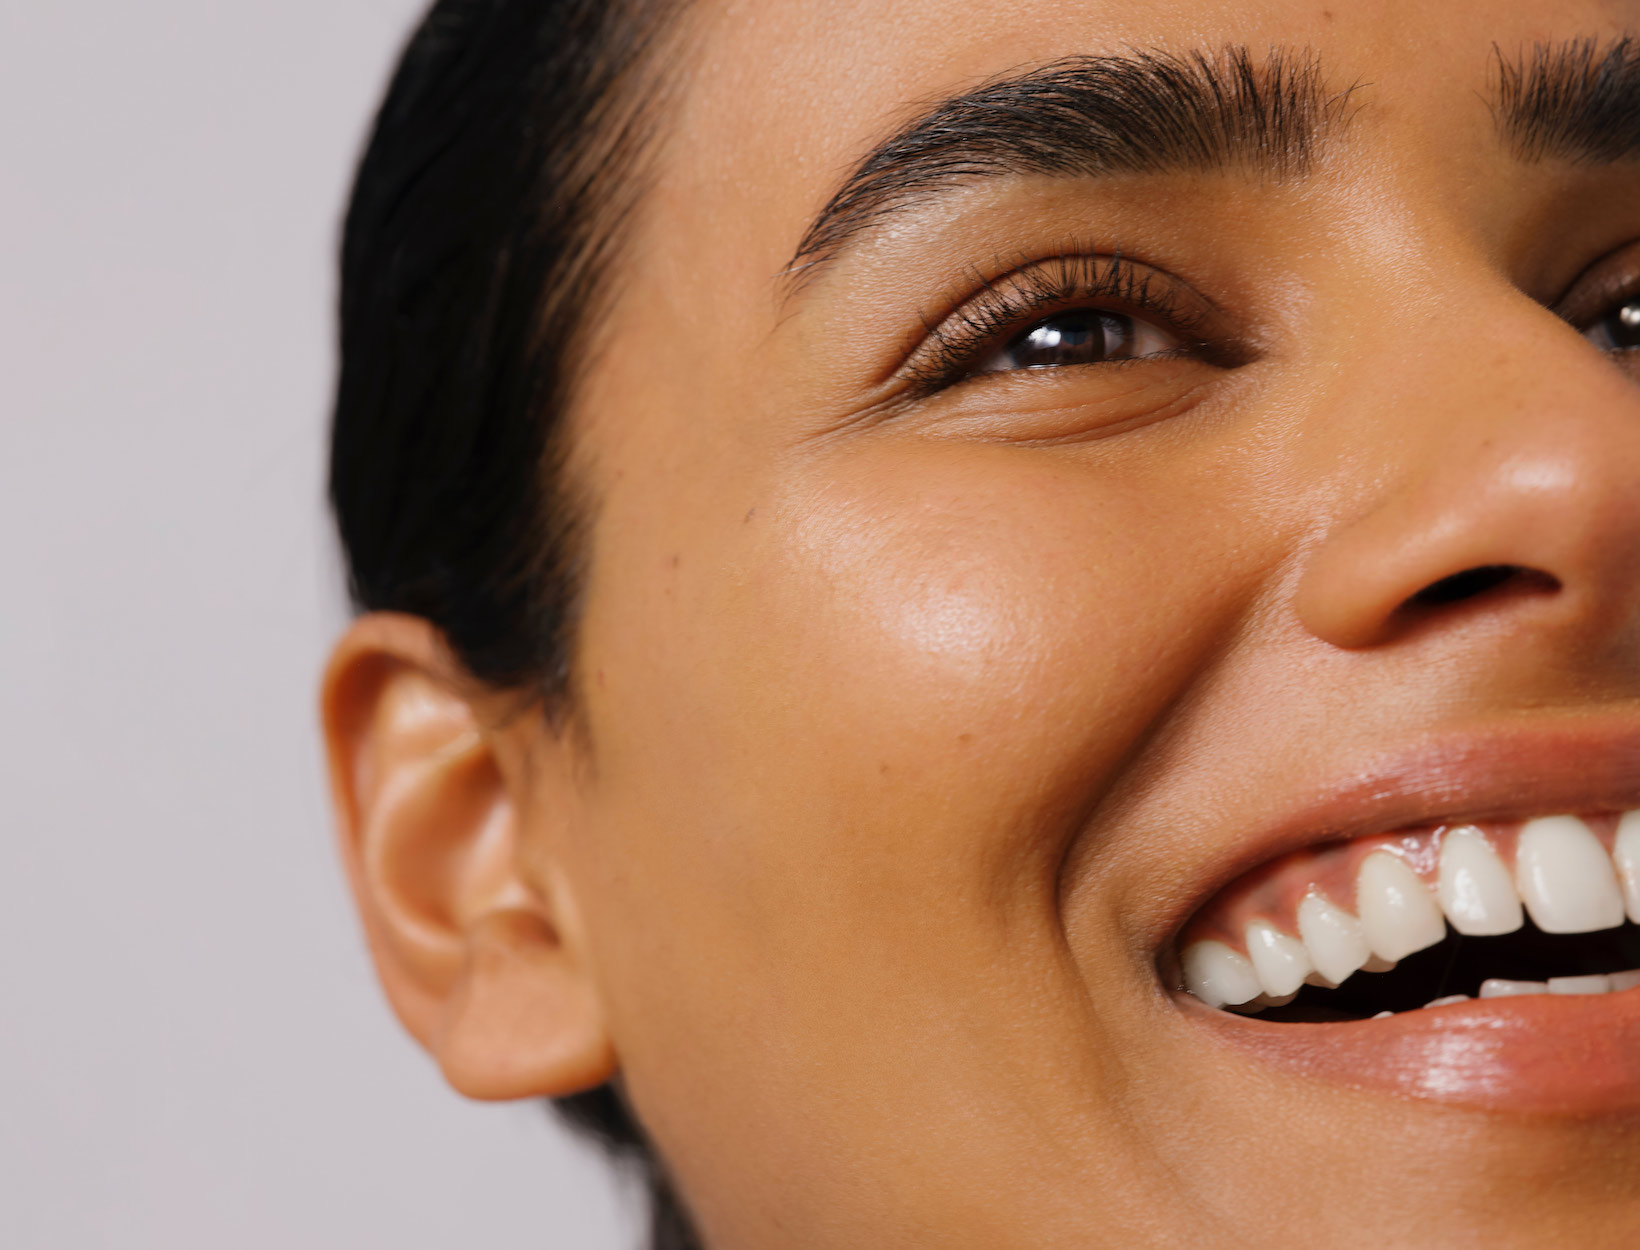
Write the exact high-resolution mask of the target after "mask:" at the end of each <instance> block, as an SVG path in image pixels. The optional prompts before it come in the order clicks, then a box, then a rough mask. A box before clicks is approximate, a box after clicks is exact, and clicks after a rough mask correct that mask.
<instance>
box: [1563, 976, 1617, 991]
mask: <svg viewBox="0 0 1640 1250" xmlns="http://www.w3.org/2000/svg"><path fill="white" fill-rule="evenodd" d="M1611 988H1612V979H1611V978H1610V977H1603V976H1593V977H1550V978H1549V993H1551V994H1609V993H1611Z"/></svg>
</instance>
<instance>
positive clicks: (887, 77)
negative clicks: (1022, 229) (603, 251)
mask: <svg viewBox="0 0 1640 1250" xmlns="http://www.w3.org/2000/svg"><path fill="white" fill-rule="evenodd" d="M1636 17H1640V5H1636V4H1633V3H1607V2H1587V3H1579V2H1576V0H1573V2H1572V3H1561V4H1556V5H1552V6H1548V5H1543V4H1541V3H1535V2H1533V0H1505V2H1503V3H1481V2H1479V0H1468V2H1465V0H1458V2H1456V3H1452V4H1446V5H1429V4H1425V3H1418V2H1416V0H1386V2H1382V3H1374V4H1370V5H1361V4H1351V3H1348V2H1347V0H1342V2H1339V0H1319V2H1317V0H1259V2H1255V3H1219V4H1203V3H1199V2H1195V0H1183V2H1174V3H1163V4H1146V5H1143V6H1134V5H1122V4H1114V3H1097V2H1094V3H1090V2H1088V0H992V2H990V3H986V4H978V5H976V4H973V3H971V2H970V0H826V2H825V3H819V4H815V3H808V2H807V0H762V2H758V0H751V2H746V0H742V2H740V3H716V2H712V0H708V2H706V3H703V4H701V5H699V6H698V7H696V8H694V9H692V11H691V16H690V18H689V24H690V27H691V30H692V33H693V38H692V39H690V40H689V41H687V51H686V52H685V53H684V56H685V58H686V59H687V61H688V62H689V64H687V65H686V66H685V67H684V68H683V72H682V80H683V82H684V83H685V91H684V96H683V100H682V107H681V109H680V110H679V112H678V114H677V115H676V117H675V120H674V121H673V122H672V123H671V125H670V126H669V134H668V136H667V141H666V152H667V154H666V157H665V159H664V160H663V163H662V165H663V167H662V171H661V175H660V183H659V185H658V187H657V188H656V190H657V195H658V198H659V200H660V202H661V204H662V207H663V210H664V211H663V214H662V218H661V219H662V221H663V222H664V223H665V226H666V233H667V234H668V235H669V236H670V237H671V238H672V239H673V240H674V242H675V243H676V244H678V245H679V246H680V248H681V251H682V254H681V255H675V256H672V257H671V258H670V262H671V266H672V267H674V268H680V267H681V268H682V269H684V270H685V271H688V272H685V273H684V274H682V275H680V276H682V277H685V278H688V279H690V280H698V279H700V278H702V277H703V276H704V274H703V273H702V272H699V271H698V267H700V266H709V267H710V270H711V279H712V283H713V285H714V287H715V288H716V292H717V298H719V299H725V300H726V299H729V298H732V297H745V296H748V295H752V294H754V292H757V291H765V290H767V289H768V288H771V287H772V286H773V285H774V283H775V281H776V278H777V275H778V274H779V273H780V272H781V270H782V269H783V267H784V266H785V265H786V263H787V262H788V261H789V260H790V259H791V256H792V254H793V250H794V249H795V248H796V246H797V244H798V241H799V240H800V239H801V237H802V234H803V231H804V228H805V226H806V225H807V224H808V222H809V221H810V220H811V219H812V218H813V216H814V214H815V213H816V212H817V211H818V210H819V209H820V207H821V206H822V205H823V204H824V203H825V202H826V200H827V198H828V197H829V196H830V195H831V194H832V192H834V191H835V190H836V189H837V187H838V185H839V184H840V183H841V182H842V181H843V180H844V179H845V178H846V177H847V175H848V172H849V171H850V169H851V168H852V167H853V166H854V164H855V163H856V162H857V161H859V160H860V159H861V158H862V157H863V156H864V155H866V153H867V152H868V151H869V150H870V148H871V147H872V145H873V144H874V143H876V142H877V141H879V140H881V139H882V138H884V137H885V135H886V134H888V133H889V132H890V131H891V130H893V129H894V128H895V127H896V126H898V125H900V124H902V123H904V122H906V121H907V120H909V119H911V118H912V117H914V116H916V115H917V114H918V113H920V112H922V111H923V110H924V109H925V108H927V107H928V106H929V105H930V104H931V103H932V102H933V101H936V100H938V99H940V98H942V97H945V96H948V95H951V94H953V93H957V92H961V91H965V90H968V89H971V88H973V87H974V86H975V85H977V84H979V83H982V82H985V81H986V80H988V79H992V78H995V77H997V76H999V75H1004V74H1008V73H1011V72H1015V71H1020V70H1024V69H1029V68H1031V67H1033V66H1040V65H1045V64H1048V63H1051V62H1053V61H1055V60H1058V59H1061V58H1064V57H1067V56H1086V55H1102V54H1120V53H1126V52H1131V51H1133V50H1136V49H1143V50H1161V51H1167V52H1174V53H1180V54H1188V53H1190V52H1193V51H1197V50H1201V51H1204V52H1208V53H1212V52H1214V51H1216V50H1218V49H1221V48H1224V47H1226V46H1229V45H1241V46H1245V47H1247V48H1248V49H1250V50H1251V51H1252V52H1253V53H1254V54H1259V53H1261V52H1262V50H1264V49H1270V48H1281V49H1288V50H1298V51H1302V52H1304V53H1306V54H1311V55H1314V56H1315V57H1317V59H1318V60H1319V62H1320V64H1321V66H1322V68H1323V71H1324V72H1325V73H1326V75H1327V78H1328V81H1329V82H1330V83H1333V84H1336V85H1337V86H1338V87H1339V88H1344V87H1348V86H1352V85H1353V86H1357V87H1358V88H1359V90H1358V93H1357V96H1356V97H1355V99H1356V101H1357V102H1358V103H1359V105H1360V113H1361V114H1362V115H1363V117H1362V119H1361V120H1362V121H1363V123H1364V126H1363V127H1362V128H1364V129H1366V130H1367V131H1368V132H1369V133H1370V132H1371V129H1372V127H1373V125H1374V121H1375V119H1376V120H1377V121H1379V122H1384V121H1388V122H1390V123H1392V124H1393V123H1394V122H1395V121H1397V120H1399V121H1400V122H1402V123H1405V122H1407V121H1408V119H1421V120H1422V121H1423V122H1424V123H1425V125H1424V126H1423V134H1422V136H1420V134H1419V133H1418V128H1417V127H1415V126H1405V125H1403V128H1402V130H1403V133H1402V140H1403V142H1409V143H1417V142H1418V141H1419V140H1420V138H1423V139H1425V140H1430V139H1432V137H1434V136H1438V138H1434V140H1433V141H1434V142H1437V143H1439V144H1441V145H1448V144H1450V143H1451V141H1452V140H1453V139H1454V137H1455V134H1454V129H1453V128H1454V127H1457V128H1458V130H1457V135H1458V136H1468V137H1471V138H1473V139H1477V140H1478V139H1480V138H1482V137H1483V136H1484V135H1485V134H1487V133H1488V132H1489V130H1490V125H1491V117H1490V113H1489V110H1488V106H1487V99H1488V96H1489V92H1490V88H1491V84H1492V80H1493V78H1494V71H1495V64H1496V60H1495V58H1496V55H1497V52H1496V51H1494V49H1497V50H1498V51H1501V52H1503V53H1504V54H1506V55H1507V54H1508V53H1510V52H1512V51H1515V50H1518V49H1526V48H1529V47H1530V46H1531V45H1533V44H1534V43H1540V42H1541V43H1553V42H1559V41H1563V40H1567V39H1572V38H1595V39H1602V38H1605V37H1609V36H1613V35H1617V34H1620V33H1622V32H1623V31H1624V29H1625V28H1626V27H1629V26H1632V25H1633V22H1634V19H1635V18H1636ZM1433 67H1438V70H1439V72H1437V73H1432V72H1431V70H1432V68H1433ZM1352 129H1355V127H1352ZM1470 146H1475V144H1473V143H1472V144H1471V145H1470Z"/></svg>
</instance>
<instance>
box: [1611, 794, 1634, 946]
mask: <svg viewBox="0 0 1640 1250" xmlns="http://www.w3.org/2000/svg"><path fill="white" fill-rule="evenodd" d="M1612 863H1614V864H1615V865H1616V866H1617V875H1618V878H1619V879H1620V880H1621V882H1622V885H1623V902H1624V904H1625V905H1626V906H1627V908H1628V913H1629V919H1630V920H1632V921H1634V922H1635V923H1636V924H1640V811H1633V812H1627V813H1625V814H1624V816H1623V819H1622V820H1620V821H1618V822H1617V844H1616V845H1615V846H1614V847H1612Z"/></svg>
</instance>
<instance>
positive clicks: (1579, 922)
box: [1515, 816, 1623, 933]
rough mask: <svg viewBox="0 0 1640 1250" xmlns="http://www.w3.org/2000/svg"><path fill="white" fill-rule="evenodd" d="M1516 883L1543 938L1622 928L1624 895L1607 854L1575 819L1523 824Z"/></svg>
mask: <svg viewBox="0 0 1640 1250" xmlns="http://www.w3.org/2000/svg"><path fill="white" fill-rule="evenodd" d="M1515 881H1516V884H1517V885H1518V886H1519V887H1520V894H1521V897H1522V898H1523V899H1525V900H1526V910H1527V911H1528V912H1530V913H1531V915H1532V920H1533V921H1534V922H1535V923H1536V924H1537V927H1538V928H1540V929H1542V930H1543V931H1544V932H1545V933H1592V932H1594V931H1595V930H1597V929H1614V928H1616V927H1617V926H1618V925H1620V924H1622V923H1623V894H1622V891H1621V890H1620V889H1619V888H1618V885H1617V876H1616V874H1615V873H1614V872H1613V871H1612V861H1611V859H1610V857H1608V856H1607V854H1606V848H1605V847H1603V846H1601V845H1600V840H1599V839H1598V838H1596V837H1595V836H1594V834H1593V833H1591V832H1590V831H1589V827H1588V826H1587V825H1585V824H1584V823H1583V822H1582V821H1581V820H1579V819H1577V817H1575V816H1545V817H1543V818H1542V819H1540V820H1531V821H1527V822H1526V825H1525V826H1524V827H1523V828H1522V829H1521V831H1520V845H1519V847H1518V848H1517V850H1516V851H1515Z"/></svg>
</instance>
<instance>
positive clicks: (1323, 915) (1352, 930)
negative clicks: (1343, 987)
mask: <svg viewBox="0 0 1640 1250" xmlns="http://www.w3.org/2000/svg"><path fill="white" fill-rule="evenodd" d="M1298 932H1299V936H1300V937H1302V938H1303V939H1304V947H1305V949H1306V950H1307V951H1309V953H1310V962H1311V963H1313V964H1314V965H1315V970H1316V971H1317V972H1318V973H1320V974H1321V975H1322V976H1324V977H1326V978H1327V980H1329V981H1331V982H1332V983H1333V984H1334V985H1338V984H1340V983H1341V982H1342V981H1343V980H1344V978H1346V977H1348V976H1349V975H1350V973H1352V972H1355V971H1357V970H1359V969H1360V967H1361V966H1362V965H1363V964H1365V963H1366V962H1367V960H1368V959H1369V958H1370V957H1371V955H1372V951H1371V949H1370V948H1369V947H1368V946H1367V939H1366V938H1365V937H1363V936H1362V933H1361V922H1360V921H1359V920H1357V919H1356V918H1355V917H1354V916H1352V915H1350V914H1349V912H1347V911H1345V910H1344V909H1343V908H1341V907H1334V906H1333V905H1332V904H1331V903H1329V902H1328V901H1327V900H1326V899H1324V898H1322V897H1321V896H1320V895H1319V894H1311V895H1310V896H1309V897H1307V898H1306V899H1305V900H1304V901H1303V902H1302V903H1300V904H1299V905H1298Z"/></svg>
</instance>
